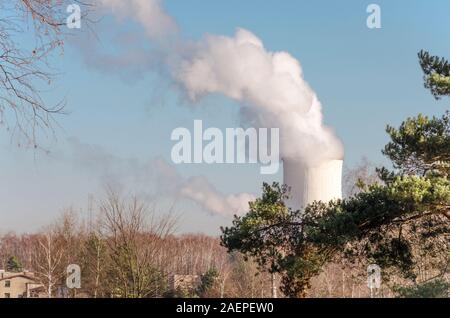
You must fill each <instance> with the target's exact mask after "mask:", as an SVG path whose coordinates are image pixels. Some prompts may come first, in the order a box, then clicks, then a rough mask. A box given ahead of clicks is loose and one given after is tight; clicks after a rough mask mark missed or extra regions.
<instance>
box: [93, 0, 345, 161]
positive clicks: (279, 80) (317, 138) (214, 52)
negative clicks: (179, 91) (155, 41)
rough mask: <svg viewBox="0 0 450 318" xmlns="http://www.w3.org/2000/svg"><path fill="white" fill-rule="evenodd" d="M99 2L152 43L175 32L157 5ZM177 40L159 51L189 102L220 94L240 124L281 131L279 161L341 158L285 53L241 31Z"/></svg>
mask: <svg viewBox="0 0 450 318" xmlns="http://www.w3.org/2000/svg"><path fill="white" fill-rule="evenodd" d="M101 1H102V3H103V5H107V6H110V7H112V8H113V9H114V10H117V9H118V8H120V9H122V10H123V11H121V12H124V13H125V14H127V15H128V16H130V17H133V18H134V19H135V20H137V21H138V22H140V23H141V24H142V25H143V27H144V28H145V30H146V31H147V34H149V36H150V37H151V38H152V37H154V35H155V34H157V35H158V36H162V35H163V34H164V33H165V34H166V35H169V34H173V32H174V31H175V30H176V27H175V26H176V23H175V22H174V21H173V19H172V18H171V17H170V16H168V15H167V14H166V13H165V11H164V9H163V8H162V5H161V1H160V0H147V1H146V0H130V1H120V0H101ZM124 13H121V15H123V14H124ZM180 39H181V37H179V39H178V40H179V41H180V43H178V44H177V45H175V46H173V45H171V46H167V47H165V48H164V49H166V50H168V49H167V48H168V47H170V51H168V52H166V53H167V56H168V58H167V59H166V61H170V63H168V64H169V65H168V67H169V70H170V73H171V75H172V78H173V79H174V80H175V81H177V82H178V83H179V84H181V86H182V87H183V88H184V89H185V90H186V92H187V94H188V96H189V97H190V99H191V100H193V101H196V100H198V99H199V98H201V97H202V96H204V95H207V94H211V93H220V94H223V95H225V96H228V97H230V98H232V99H234V100H236V101H238V102H240V103H241V105H242V108H241V114H242V116H241V117H242V121H243V123H245V124H249V125H252V126H254V127H256V128H258V127H264V128H279V129H280V138H281V140H280V142H281V144H280V152H281V156H282V158H285V159H293V160H296V161H302V162H304V163H306V164H308V165H312V164H314V163H320V162H321V161H323V160H327V159H342V157H343V155H344V154H343V146H342V143H341V141H340V140H339V139H338V138H337V137H336V135H335V134H334V132H333V131H332V130H331V129H330V128H329V127H326V126H325V125H324V124H323V118H322V105H321V103H320V101H319V99H318V98H317V96H316V94H315V92H314V91H313V90H312V89H311V87H310V86H309V85H308V83H307V82H306V81H305V80H304V78H303V71H302V68H301V65H300V63H299V61H298V60H296V59H295V58H294V57H292V56H291V55H290V54H289V53H286V52H269V51H267V50H266V49H265V48H264V45H263V43H262V41H261V40H260V39H259V38H258V37H257V36H255V35H254V34H253V33H251V32H250V31H247V30H244V29H238V30H237V31H236V34H235V36H234V37H226V36H217V35H207V36H206V37H205V38H203V39H202V40H201V41H199V42H197V43H192V42H188V41H184V42H183V41H182V40H180ZM161 46H164V45H161Z"/></svg>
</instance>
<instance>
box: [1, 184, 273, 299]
mask: <svg viewBox="0 0 450 318" xmlns="http://www.w3.org/2000/svg"><path fill="white" fill-rule="evenodd" d="M97 210H98V211H97V213H95V216H94V217H93V219H94V220H93V221H89V220H85V219H82V218H81V217H80V216H79V215H78V214H77V213H76V212H74V211H72V210H67V211H65V212H64V213H63V214H62V215H61V217H59V219H58V220H56V221H55V222H54V223H53V224H51V225H49V226H47V227H46V228H45V229H43V230H42V231H40V232H39V233H36V234H20V235H18V234H14V233H8V234H4V235H2V236H0V269H6V270H8V271H15V272H21V271H23V270H28V271H30V272H33V273H34V275H35V277H36V279H37V280H38V281H39V282H40V283H41V284H43V285H44V287H45V290H46V295H45V296H46V297H57V296H58V295H59V296H60V294H58V292H57V291H58V289H60V288H61V287H64V286H66V276H67V274H66V268H67V266H68V265H69V264H77V265H79V266H80V268H81V289H77V290H70V292H69V294H68V295H67V296H68V297H128V298H144V297H269V296H270V288H271V279H270V276H269V275H268V274H260V273H259V272H258V269H257V267H256V265H255V264H254V263H253V262H251V261H245V260H244V258H243V257H242V255H240V254H239V253H233V254H228V253H227V251H226V249H225V248H223V247H222V246H221V245H220V241H219V239H218V238H214V237H209V236H206V235H202V234H189V235H179V236H177V235H174V229H175V226H176V222H177V220H176V217H174V216H173V215H170V214H167V215H163V216H157V215H156V213H154V211H153V210H152V209H151V208H150V207H149V206H148V205H147V204H146V203H145V202H144V201H140V200H139V199H137V198H135V197H131V198H130V197H122V196H120V195H119V194H117V193H115V192H113V191H108V192H107V194H106V197H105V199H103V200H100V201H99V202H98V207H97ZM174 275H198V280H199V281H200V283H199V284H193V286H192V288H183V289H180V290H176V289H174V288H173V287H174V286H173V282H172V280H173V276H174Z"/></svg>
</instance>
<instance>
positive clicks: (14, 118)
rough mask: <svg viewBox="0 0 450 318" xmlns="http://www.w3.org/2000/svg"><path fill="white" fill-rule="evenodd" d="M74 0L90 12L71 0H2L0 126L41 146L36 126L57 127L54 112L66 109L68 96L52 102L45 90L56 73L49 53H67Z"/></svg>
mask: <svg viewBox="0 0 450 318" xmlns="http://www.w3.org/2000/svg"><path fill="white" fill-rule="evenodd" d="M87 1H89V0H87ZM71 3H79V4H80V5H81V6H82V7H83V10H85V11H86V12H87V11H88V9H87V8H88V7H91V5H90V4H88V3H87V2H81V1H73V0H71V1H69V0H58V1H54V0H12V1H10V0H8V1H6V0H1V1H0V12H1V14H0V126H4V127H6V130H8V131H9V132H10V133H11V135H12V136H17V137H18V138H19V140H24V142H26V144H27V146H33V147H37V132H38V131H43V132H45V133H47V132H48V131H53V129H52V127H53V126H54V123H55V122H54V118H53V116H54V115H55V114H61V113H63V109H64V106H65V102H64V100H63V99H61V100H60V101H59V102H56V103H54V104H51V103H48V102H47V101H46V100H45V98H44V93H43V92H44V91H45V90H47V89H48V88H49V87H51V85H52V83H53V81H54V78H55V75H56V71H55V69H54V68H53V67H51V65H50V63H49V56H50V54H51V53H52V52H54V51H55V49H59V52H60V53H61V54H62V53H63V45H64V36H65V35H66V34H67V33H68V31H69V29H68V28H66V19H67V16H68V14H67V13H66V8H67V6H68V5H69V4H71ZM19 145H20V142H19Z"/></svg>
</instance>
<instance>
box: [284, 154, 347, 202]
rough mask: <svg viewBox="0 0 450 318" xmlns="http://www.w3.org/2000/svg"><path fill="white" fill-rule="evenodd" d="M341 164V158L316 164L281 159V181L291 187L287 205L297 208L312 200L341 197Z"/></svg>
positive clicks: (326, 200)
mask: <svg viewBox="0 0 450 318" xmlns="http://www.w3.org/2000/svg"><path fill="white" fill-rule="evenodd" d="M342 166H343V160H328V161H324V162H321V163H318V164H317V165H311V164H305V163H302V162H299V161H296V160H289V159H287V160H286V159H285V160H283V174H284V179H283V180H284V181H283V182H284V184H287V185H288V186H289V187H290V188H291V192H290V199H289V200H288V202H287V205H288V206H289V207H291V208H292V209H294V210H299V209H304V208H305V207H306V206H307V205H308V204H310V203H312V202H314V201H322V202H328V201H331V200H336V199H341V198H342Z"/></svg>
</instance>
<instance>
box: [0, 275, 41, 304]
mask: <svg viewBox="0 0 450 318" xmlns="http://www.w3.org/2000/svg"><path fill="white" fill-rule="evenodd" d="M43 294H45V288H44V286H43V285H42V284H40V283H39V282H38V281H37V280H36V278H35V277H34V274H33V273H31V272H26V271H25V272H19V273H12V272H6V271H4V270H0V298H39V297H40V296H42V295H43Z"/></svg>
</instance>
